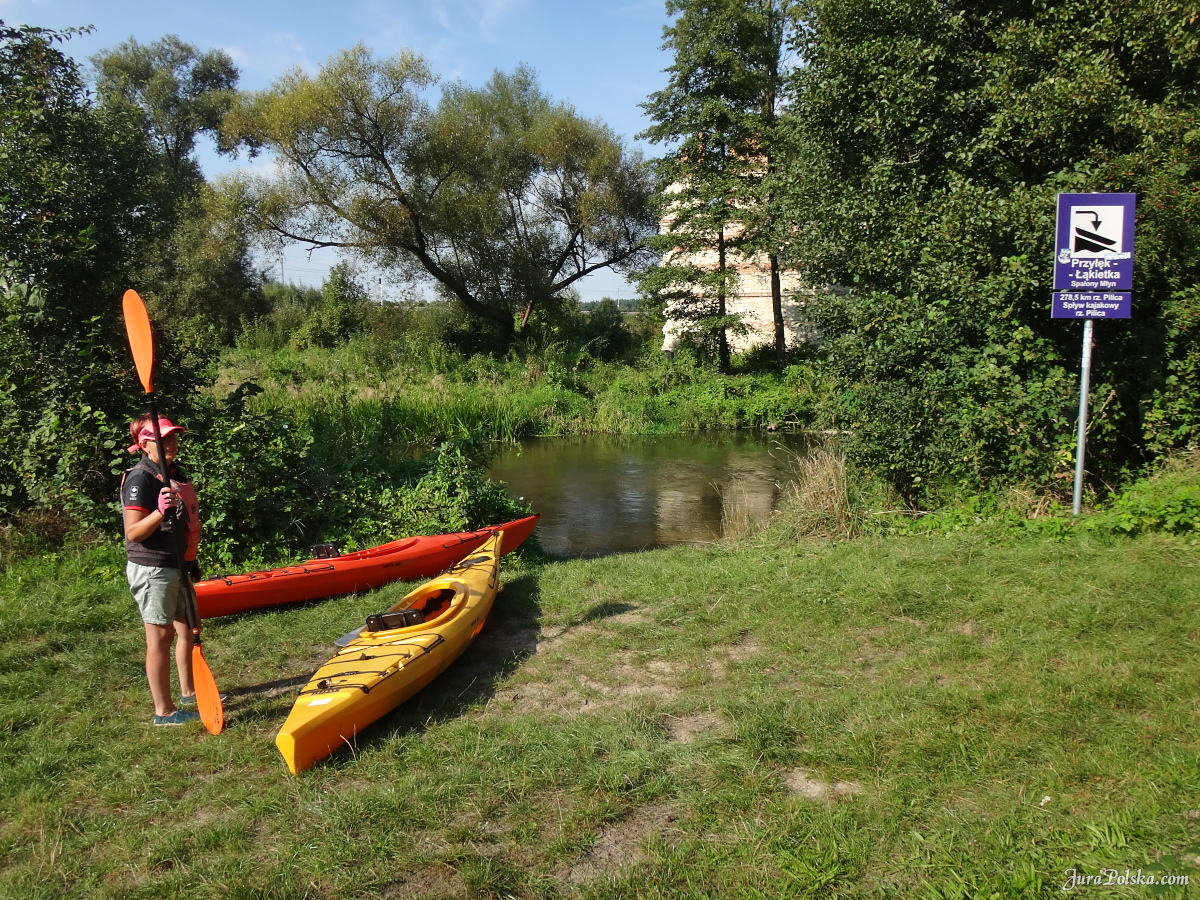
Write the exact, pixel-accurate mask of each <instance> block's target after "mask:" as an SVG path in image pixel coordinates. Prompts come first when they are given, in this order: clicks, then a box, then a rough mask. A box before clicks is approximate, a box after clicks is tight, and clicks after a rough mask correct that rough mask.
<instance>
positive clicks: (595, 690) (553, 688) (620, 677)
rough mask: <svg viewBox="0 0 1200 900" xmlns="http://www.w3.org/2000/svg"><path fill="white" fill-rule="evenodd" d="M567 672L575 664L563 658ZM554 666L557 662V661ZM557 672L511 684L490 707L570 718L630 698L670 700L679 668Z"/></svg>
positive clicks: (665, 665)
mask: <svg viewBox="0 0 1200 900" xmlns="http://www.w3.org/2000/svg"><path fill="white" fill-rule="evenodd" d="M561 661H562V663H563V664H564V667H565V668H566V669H567V670H570V669H571V668H572V667H573V665H574V660H571V659H569V658H563V659H562V660H561ZM556 662H557V660H556ZM560 671H561V670H557V669H556V672H544V671H543V672H539V673H538V675H539V676H540V677H539V678H538V680H536V681H526V682H522V683H520V684H514V685H512V686H510V687H506V688H504V689H502V690H499V691H497V692H496V696H495V698H494V700H493V703H496V704H500V705H501V708H502V709H504V710H505V711H507V712H512V713H516V714H518V715H524V714H532V713H550V714H552V715H559V716H565V717H573V716H577V715H580V714H582V713H590V712H594V711H596V710H600V709H608V708H612V707H615V706H622V705H626V703H627V701H628V700H629V699H630V698H634V697H655V698H658V699H661V700H670V699H673V698H674V697H677V696H678V695H679V686H678V685H677V684H676V683H675V680H674V676H675V675H676V674H677V672H678V671H679V667H678V666H676V665H674V664H673V663H668V662H665V661H662V660H655V661H653V662H651V663H649V664H648V665H647V666H646V667H645V668H639V667H637V666H631V665H625V664H622V665H618V666H614V667H613V668H611V669H609V670H608V671H606V672H604V673H603V677H600V676H599V675H593V676H592V677H589V676H587V675H575V676H574V677H573V678H572V677H570V676H567V677H559V678H555V677H554V676H555V675H556V674H559V672H560Z"/></svg>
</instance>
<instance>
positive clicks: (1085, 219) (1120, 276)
mask: <svg viewBox="0 0 1200 900" xmlns="http://www.w3.org/2000/svg"><path fill="white" fill-rule="evenodd" d="M1136 201H1137V195H1136V194H1059V195H1058V222H1057V225H1056V226H1055V241H1054V291H1055V292H1054V294H1053V295H1052V299H1051V305H1050V308H1051V312H1050V315H1051V316H1052V317H1053V318H1055V319H1083V320H1084V322H1083V361H1082V364H1081V366H1080V377H1079V434H1078V436H1077V437H1076V439H1075V493H1074V500H1073V503H1072V507H1071V509H1072V512H1073V513H1074V514H1075V515H1079V513H1080V511H1081V510H1082V508H1083V473H1084V455H1085V451H1086V449H1087V417H1088V393H1089V391H1090V390H1091V383H1092V346H1093V345H1094V343H1095V339H1094V334H1093V324H1092V323H1093V322H1094V321H1095V320H1096V319H1128V318H1129V317H1130V315H1131V313H1132V307H1133V294H1132V293H1130V291H1131V289H1132V287H1133V225H1134V206H1135V203H1136Z"/></svg>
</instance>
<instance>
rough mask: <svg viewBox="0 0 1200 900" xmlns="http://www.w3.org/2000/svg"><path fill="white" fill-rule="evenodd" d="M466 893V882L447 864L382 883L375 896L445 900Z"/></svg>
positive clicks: (406, 899) (389, 899)
mask: <svg viewBox="0 0 1200 900" xmlns="http://www.w3.org/2000/svg"><path fill="white" fill-rule="evenodd" d="M466 893H467V886H466V883H465V882H464V881H463V879H462V876H461V875H459V874H458V873H457V872H456V871H454V870H453V869H451V868H450V867H449V866H431V867H430V868H428V869H421V870H420V871H418V872H413V873H411V874H409V875H407V876H406V877H405V878H403V879H400V880H399V881H393V882H392V883H391V884H387V885H384V886H383V887H382V889H381V890H380V891H379V893H378V895H377V896H379V897H386V898H388V900H410V898H411V900H416V898H418V897H419V898H421V900H445V898H452V897H453V898H457V897H465V896H466Z"/></svg>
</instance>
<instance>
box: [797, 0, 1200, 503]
mask: <svg viewBox="0 0 1200 900" xmlns="http://www.w3.org/2000/svg"><path fill="white" fill-rule="evenodd" d="M1198 21H1200V20H1198V17H1197V15H1196V9H1195V6H1194V4H1188V3H1182V2H1174V0H1170V2H1166V3H1161V2H1157V0H1155V2H1150V0H1134V2H1131V3H1125V4H1120V5H1116V6H1114V5H1101V6H1095V5H1089V4H1087V3H1084V2H1081V0H1067V2H1060V3H1053V4H1043V3H1031V2H1007V3H1002V4H1000V5H996V4H995V3H981V2H975V0H964V2H956V3H950V4H946V3H942V2H927V3H915V4H914V3H910V2H900V0H865V2H860V3H854V4H848V3H845V2H842V0H807V2H805V3H804V4H803V5H802V7H801V17H800V20H799V24H800V27H801V32H800V38H799V42H798V46H797V49H798V51H799V55H800V57H801V58H802V59H803V60H804V65H803V66H801V67H800V68H798V69H797V70H796V72H795V76H794V80H793V82H792V99H791V104H792V106H791V111H790V113H789V116H788V122H787V128H788V131H789V139H790V142H791V143H790V158H789V165H788V167H787V170H786V172H785V173H783V175H782V177H781V178H780V180H779V183H778V185H777V191H778V195H779V214H780V216H782V217H783V218H784V219H785V220H786V221H787V222H788V224H789V226H790V232H789V238H790V240H789V256H790V259H791V261H792V264H793V265H795V266H797V267H799V268H800V269H801V271H802V272H803V274H804V277H805V278H806V279H807V280H808V281H809V283H810V284H814V285H818V286H820V285H834V286H839V287H840V290H837V291H830V292H827V293H825V294H824V295H823V297H822V298H821V299H820V300H819V302H818V303H817V304H816V309H815V314H816V316H817V318H818V320H819V322H820V325H821V327H822V329H823V331H824V335H825V347H824V353H823V363H824V364H823V366H822V367H821V371H822V372H824V373H826V374H828V375H830V376H832V377H833V378H835V379H836V380H837V382H838V383H839V384H840V385H841V386H842V391H841V393H840V394H839V396H840V397H841V398H842V403H841V406H840V408H839V409H838V410H836V411H835V413H834V415H836V417H837V418H838V421H839V424H840V425H841V426H842V427H848V428H852V429H854V430H855V432H856V447H857V451H858V453H859V458H860V459H861V460H862V461H864V462H865V463H866V464H867V465H869V466H870V467H871V468H872V469H873V470H874V471H876V472H878V473H880V474H882V475H884V476H886V477H888V478H890V479H891V480H892V482H893V483H894V484H895V485H896V486H897V487H898V488H899V489H900V490H901V491H902V492H903V493H904V494H905V495H907V496H909V497H912V498H919V497H922V496H925V495H927V494H929V493H930V491H931V490H932V489H934V488H936V487H937V486H939V485H941V486H948V485H952V484H956V483H957V484H960V485H963V486H967V487H972V488H973V487H975V486H978V485H980V484H987V483H990V482H995V481H998V480H1003V481H1013V480H1017V481H1033V482H1038V481H1047V480H1052V479H1053V478H1054V477H1055V476H1062V477H1066V474H1065V473H1067V472H1068V471H1069V469H1070V466H1071V461H1072V458H1073V429H1074V423H1075V406H1076V404H1077V397H1078V394H1077V390H1078V387H1077V385H1078V382H1077V374H1078V364H1079V355H1080V331H1079V328H1078V326H1077V325H1076V326H1073V325H1072V324H1071V323H1069V322H1064V321H1053V320H1051V319H1050V315H1049V300H1050V290H1051V247H1052V240H1053V237H1052V231H1053V221H1054V209H1055V195H1056V194H1057V193H1058V192H1060V191H1068V192H1082V191H1110V192H1120V191H1130V192H1136V193H1138V195H1139V197H1138V220H1137V229H1138V233H1137V247H1136V274H1135V284H1134V318H1133V319H1132V320H1131V321H1128V322H1113V323H1111V324H1110V323H1102V324H1101V325H1100V326H1099V327H1098V328H1097V340H1098V345H1097V349H1096V354H1095V356H1094V363H1093V364H1094V367H1095V368H1094V374H1093V379H1094V380H1093V386H1094V393H1093V397H1094V398H1096V403H1095V405H1096V410H1095V413H1096V415H1095V417H1094V420H1093V423H1092V425H1091V434H1090V439H1089V440H1090V446H1089V469H1091V470H1092V471H1094V472H1096V473H1098V474H1099V475H1101V476H1102V477H1106V478H1111V477H1113V476H1114V475H1116V474H1117V473H1119V472H1120V470H1121V469H1122V468H1123V467H1125V466H1127V465H1135V464H1137V463H1138V462H1139V461H1141V460H1144V459H1147V458H1148V457H1149V456H1150V455H1152V454H1153V453H1155V452H1159V451H1162V450H1166V449H1170V448H1171V447H1182V446H1186V445H1188V444H1189V442H1191V443H1194V442H1195V441H1197V440H1198V439H1200V416H1198V415H1197V411H1196V405H1195V403H1194V397H1195V396H1197V388H1198V387H1200V385H1198V384H1197V374H1198V372H1200V352H1198V351H1200V343H1198V340H1200V329H1198V327H1197V321H1198V319H1197V314H1198V312H1200V294H1198V293H1197V291H1198V288H1197V276H1198V275H1200V231H1198V229H1200V216H1198V215H1197V214H1198V213H1200V205H1198V204H1200V196H1198V193H1197V191H1198V188H1200V169H1198V168H1197V162H1196V153H1197V151H1198V150H1200V129H1198V128H1197V126H1196V121H1197V113H1198V112H1200V109H1198V106H1200V103H1198V100H1200V93H1198V91H1200V55H1198V54H1197V52H1196V51H1197V49H1198V41H1200V29H1198V25H1197V23H1198ZM1189 396H1190V397H1191V398H1193V399H1186V398H1187V397H1189Z"/></svg>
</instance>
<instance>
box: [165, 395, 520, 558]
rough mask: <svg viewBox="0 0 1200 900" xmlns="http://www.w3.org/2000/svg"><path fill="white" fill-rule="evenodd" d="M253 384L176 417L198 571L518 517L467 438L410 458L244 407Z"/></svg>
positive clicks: (329, 425)
mask: <svg viewBox="0 0 1200 900" xmlns="http://www.w3.org/2000/svg"><path fill="white" fill-rule="evenodd" d="M260 390H261V389H259V388H257V387H256V386H254V385H251V384H243V385H242V386H241V387H240V388H239V389H238V390H237V391H235V392H234V393H233V394H231V395H230V397H229V398H228V399H227V400H226V401H225V402H224V403H212V404H209V405H208V406H207V407H206V408H203V409H201V410H200V411H199V412H198V414H197V415H196V417H195V418H194V419H193V420H191V421H189V422H188V428H189V436H188V441H187V445H186V450H185V453H184V454H183V455H182V456H181V461H182V462H183V463H184V465H185V467H186V468H188V470H189V471H190V472H191V474H192V476H193V478H194V480H195V482H196V488H197V492H198V494H199V497H200V505H201V513H202V516H203V520H204V539H203V542H202V544H201V557H202V560H203V563H204V565H205V567H206V568H209V569H212V568H214V567H215V568H224V567H229V566H236V565H241V564H244V563H248V562H254V563H263V562H269V561H273V560H278V559H280V558H284V557H288V556H297V555H303V554H305V553H306V552H307V550H308V548H309V546H310V545H311V544H314V543H319V542H324V541H335V542H337V543H339V544H341V545H342V546H343V547H344V548H346V549H356V548H359V547H367V546H374V545H377V544H381V543H385V542H387V541H390V540H395V539H396V538H399V537H403V536H405V535H413V534H440V533H443V532H449V531H462V530H469V529H472V528H477V527H481V526H483V525H491V524H494V523H496V522H502V521H506V520H509V519H513V518H517V517H519V516H521V515H524V514H526V511H525V510H524V508H523V507H521V506H519V505H518V504H516V503H515V502H513V501H512V500H510V499H509V498H508V496H507V495H506V494H505V492H504V488H503V486H502V485H499V484H495V483H493V482H491V481H489V480H488V478H487V475H486V462H487V445H485V444H483V443H482V442H481V441H480V440H479V437H478V435H475V436H472V435H467V436H465V437H460V438H459V439H457V440H452V441H447V442H444V443H442V444H441V445H439V446H437V447H435V448H434V449H432V450H430V451H429V452H427V453H424V454H423V455H420V456H419V457H417V458H414V457H413V456H412V455H410V454H409V453H408V452H406V451H407V445H401V446H400V450H401V452H396V450H395V449H394V447H393V446H392V445H390V444H389V443H388V442H385V441H365V440H355V439H354V438H353V437H352V436H351V433H350V432H349V431H346V430H342V431H340V432H339V431H338V429H339V426H340V427H342V428H343V429H344V428H345V427H346V426H347V425H350V426H352V425H353V422H352V421H349V420H338V419H325V420H321V419H319V418H315V417H310V418H307V419H305V418H298V417H295V416H294V415H289V414H288V413H287V412H282V411H273V412H270V413H261V412H254V411H252V410H251V408H250V405H249V404H248V403H247V400H248V399H249V398H250V397H252V396H253V395H254V394H255V393H257V392H259V391H260Z"/></svg>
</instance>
